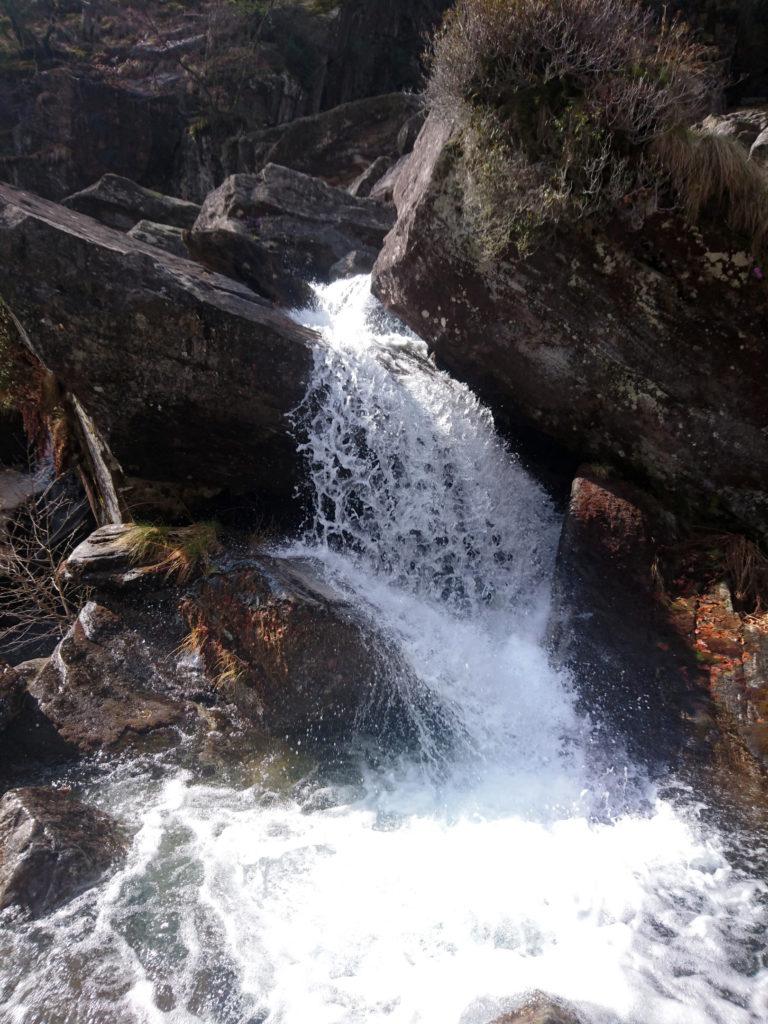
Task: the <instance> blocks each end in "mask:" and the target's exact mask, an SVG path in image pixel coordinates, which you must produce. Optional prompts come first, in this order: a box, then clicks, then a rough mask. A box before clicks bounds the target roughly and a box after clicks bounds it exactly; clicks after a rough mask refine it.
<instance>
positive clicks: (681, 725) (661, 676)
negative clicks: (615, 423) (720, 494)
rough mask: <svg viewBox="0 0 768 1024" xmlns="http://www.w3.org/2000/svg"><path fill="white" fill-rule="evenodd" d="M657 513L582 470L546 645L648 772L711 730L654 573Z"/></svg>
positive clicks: (599, 719)
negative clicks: (647, 765)
mask: <svg viewBox="0 0 768 1024" xmlns="http://www.w3.org/2000/svg"><path fill="white" fill-rule="evenodd" d="M664 529H665V525H664V523H663V520H662V517H661V516H660V514H659V511H658V509H657V508H656V507H655V506H654V504H653V502H652V501H650V499H649V498H648V496H647V495H645V494H643V493H642V492H641V491H639V490H638V489H637V488H634V487H632V486H631V485H629V484H627V483H625V482H623V481H621V480H616V479H611V478H610V477H608V476H607V475H606V473H605V471H602V470H600V469H599V468H592V467H583V468H582V470H581V471H580V473H579V475H578V476H577V478H576V479H575V480H574V482H573V487H572V490H571V499H570V503H569V506H568V511H567V514H566V517H565V520H564V523H563V529H562V535H561V538H560V544H559V548H558V553H557V561H556V568H555V578H554V584H553V595H552V612H551V618H550V627H549V642H550V649H551V652H552V659H553V662H554V664H555V665H556V666H557V667H559V668H566V669H568V670H569V671H570V672H571V674H572V675H573V678H574V681H575V684H576V687H577V690H578V693H579V696H580V700H581V702H582V705H583V707H584V709H585V711H586V712H587V713H588V714H589V715H590V716H591V717H592V718H593V720H595V722H596V724H597V727H598V728H599V729H600V731H601V732H602V733H603V735H604V739H605V741H606V743H607V744H609V745H610V744H617V745H618V746H619V747H622V746H626V747H628V748H629V749H630V751H631V752H632V753H633V755H635V756H636V757H638V758H639V759H642V760H644V761H646V762H647V763H649V764H651V765H654V766H655V765H658V764H668V763H671V762H674V761H676V760H678V758H679V757H680V755H681V753H682V752H683V750H684V749H685V748H686V747H688V746H690V745H691V744H692V743H693V742H694V741H695V740H696V739H697V738H699V736H700V735H701V734H702V733H703V734H706V731H707V729H708V728H713V723H712V720H711V716H710V710H711V709H710V707H709V703H708V701H707V699H706V695H705V693H704V692H703V691H702V690H701V689H699V688H698V687H697V679H698V671H697V661H696V657H695V654H694V652H693V650H692V649H691V647H690V646H689V644H688V643H687V641H686V640H685V638H683V637H681V636H680V635H679V633H678V631H677V629H676V628H675V623H674V622H673V621H670V617H669V615H668V608H667V605H666V603H665V600H664V594H663V588H662V585H661V581H660V578H659V573H658V568H657V557H658V546H659V544H660V543H661V542H662V541H663V540H664V539H665V536H664Z"/></svg>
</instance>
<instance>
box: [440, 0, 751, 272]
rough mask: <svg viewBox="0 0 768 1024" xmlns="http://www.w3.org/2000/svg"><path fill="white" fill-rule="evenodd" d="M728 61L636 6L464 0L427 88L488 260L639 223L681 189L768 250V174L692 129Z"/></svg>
mask: <svg viewBox="0 0 768 1024" xmlns="http://www.w3.org/2000/svg"><path fill="white" fill-rule="evenodd" d="M719 75H720V73H719V65H717V64H716V63H715V61H714V60H713V57H712V54H711V52H710V51H709V50H708V49H707V48H706V47H704V46H702V45H701V44H699V43H698V42H697V41H696V39H695V38H694V37H693V36H692V34H691V33H690V31H689V30H688V29H687V27H686V26H685V25H684V24H683V23H682V22H680V21H677V20H669V19H668V18H666V16H664V17H662V18H661V20H658V19H657V18H655V17H654V15H653V14H652V13H651V12H649V11H648V10H647V9H646V8H645V6H643V5H641V4H640V3H639V2H636V0H604V2H601V3H595V2H594V0H459V2H458V3H457V5H456V6H455V7H454V8H453V9H452V10H451V11H450V12H449V14H448V16H447V17H446V20H445V22H444V24H443V27H442V29H441V31H440V32H439V33H438V35H437V37H436V40H435V43H434V48H433V54H432V74H431V81H430V85H429V90H428V96H429V100H430V104H431V107H432V109H433V110H435V111H437V112H438V113H439V114H440V115H442V116H443V117H446V118H449V119H450V120H451V121H453V122H454V123H456V125H457V127H458V130H459V138H460V142H461V153H462V157H461V167H462V172H463V193H464V194H463V204H464V214H465V217H466V219H467V222H468V226H469V228H470V234H471V235H472V236H473V237H474V240H475V241H476V244H477V246H478V248H479V254H480V255H481V256H482V257H483V258H485V259H497V258H498V257H500V256H501V255H502V254H504V253H506V252H508V251H510V249H514V250H516V252H517V254H519V255H524V254H525V253H526V252H528V251H529V250H530V249H531V248H532V247H533V246H534V245H535V244H536V242H537V241H538V240H539V239H540V238H541V237H542V236H543V235H545V234H546V233H547V232H548V231H550V230H552V229H553V228H554V227H555V226H556V225H558V224H560V223H573V222H576V221H579V220H581V219H583V218H587V217H589V218H596V217H600V216H601V215H605V214H608V213H611V212H614V211H615V210H617V209H627V208H630V209H633V210H637V211H640V213H641V214H642V215H643V216H647V215H648V214H649V213H652V212H653V211H654V210H655V209H656V208H657V207H658V205H659V198H660V196H661V194H662V193H663V192H667V193H672V197H673V198H674V199H675V201H676V202H677V203H678V205H679V206H680V208H681V209H682V210H683V211H684V212H685V213H686V215H687V216H689V217H691V218H692V219H696V218H698V217H700V216H701V215H702V213H703V212H704V211H705V208H706V209H710V208H711V207H712V206H713V205H714V206H717V207H718V208H723V209H725V210H726V211H727V215H728V217H729V220H730V222H731V223H732V225H733V226H734V227H735V228H736V229H737V230H740V231H744V232H745V233H746V234H748V235H749V236H750V238H751V239H752V240H753V241H754V242H755V243H756V245H757V246H758V247H760V246H761V245H762V244H763V241H764V238H765V224H766V223H767V222H768V212H767V211H768V192H767V190H766V177H765V172H764V171H762V170H760V169H758V168H756V167H755V166H754V165H752V164H750V163H749V162H748V159H747V153H746V151H744V150H743V149H740V148H739V147H737V146H736V145H735V144H734V143H731V142H729V141H726V140H724V139H722V138H720V137H714V136H707V135H706V133H704V132H703V131H700V132H697V133H692V132H691V131H689V127H690V126H691V125H692V124H693V123H694V122H695V121H697V120H698V119H699V118H701V116H702V115H703V114H704V113H705V112H706V111H707V108H708V105H709V103H710V102H711V98H712V96H713V94H715V93H716V92H717V90H718V89H719V87H720V77H719Z"/></svg>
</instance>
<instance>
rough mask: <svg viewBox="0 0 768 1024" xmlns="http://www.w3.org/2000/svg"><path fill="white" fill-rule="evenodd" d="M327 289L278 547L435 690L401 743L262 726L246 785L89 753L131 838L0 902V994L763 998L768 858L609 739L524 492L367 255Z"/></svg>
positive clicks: (207, 998) (435, 1000) (550, 535)
mask: <svg viewBox="0 0 768 1024" xmlns="http://www.w3.org/2000/svg"><path fill="white" fill-rule="evenodd" d="M318 299H319V308H318V310H317V311H314V312H311V313H309V312H308V313H306V314H304V315H303V319H305V320H306V321H307V322H311V323H312V324H313V325H314V326H316V327H319V328H320V329H322V331H323V333H324V335H325V338H326V341H327V347H326V349H325V350H324V351H323V352H321V353H319V354H318V357H317V365H316V368H315V375H314V379H313V382H312V386H311V388H310V391H309V393H308V395H307V397H306V399H305V402H304V403H303V406H302V408H301V409H300V410H298V411H297V414H296V429H297V433H298V435H299V436H301V438H302V439H303V440H302V443H303V445H304V449H305V451H306V454H307V459H308V464H309V477H310V483H311V486H312V488H313V490H314V493H315V499H316V506H317V514H316V517H315V521H314V523H313V524H312V528H311V529H310V530H309V532H308V534H307V536H306V537H305V539H304V540H303V541H302V543H301V544H298V545H296V547H295V548H293V549H292V550H291V551H288V552H283V554H284V555H287V556H288V557H291V556H293V555H302V556H303V557H306V556H308V555H309V556H310V557H312V558H314V559H315V560H316V563H317V565H318V568H319V570H320V571H322V572H324V573H326V574H327V575H328V577H329V578H330V579H331V580H332V581H333V582H334V583H335V584H336V586H338V587H339V588H341V589H343V590H344V591H345V592H346V593H347V594H348V595H349V596H350V597H351V599H353V600H354V601H355V602H356V604H357V605H358V606H359V607H360V609H361V610H362V611H363V612H364V613H365V614H367V615H368V616H369V617H370V618H371V619H372V621H373V622H374V623H375V624H376V626H377V628H378V629H379V630H380V632H381V633H382V635H383V636H384V637H385V638H386V639H387V641H388V642H389V643H390V644H392V645H393V649H396V651H397V656H398V658H399V659H402V660H403V661H404V662H405V663H407V665H408V666H409V669H410V670H412V673H413V675H414V676H415V677H416V678H418V680H419V682H420V685H421V686H422V687H423V688H424V692H426V693H427V694H428V695H429V697H430V700H431V701H432V702H433V703H434V706H435V707H440V708H442V709H443V712H444V713H443V714H441V715H438V716H433V717H431V718H430V717H429V716H427V717H426V718H425V717H424V715H423V710H422V709H421V707H420V706H414V707H413V709H412V713H413V715H414V718H415V719H416V722H415V724H416V726H417V729H416V730H415V732H416V735H417V736H418V737H419V742H418V743H417V744H415V745H414V749H412V750H408V751H405V752H404V751H403V749H402V747H398V748H397V749H393V750H392V751H390V752H388V751H387V750H386V749H385V747H384V744H382V743H381V742H379V743H378V744H377V746H376V748H375V749H373V750H372V749H371V748H370V746H369V745H366V744H364V743H360V744H355V743H354V742H351V743H350V747H349V750H348V751H347V752H346V757H345V758H342V760H341V761H339V760H338V758H335V759H334V762H333V764H332V765H323V764H322V763H320V764H318V763H316V762H313V761H312V758H311V757H308V756H307V755H298V754H296V753H295V752H294V753H293V754H291V753H290V752H288V753H283V754H279V753H278V752H276V751H273V752H272V753H271V754H268V755H266V756H262V757H261V758H260V760H258V762H257V764H256V766H255V768H256V770H255V775H254V778H253V779H251V780H250V783H251V784H249V785H246V784H245V783H246V775H247V766H244V767H243V771H242V773H241V777H240V779H239V781H238V782H233V781H231V780H230V781H229V782H226V783H225V782H223V781H220V782H218V783H212V782H210V781H208V782H201V781H199V780H197V779H195V778H194V777H193V776H192V775H191V773H190V772H188V771H185V770H182V769H179V768H174V767H173V766H172V765H170V764H165V763H163V762H162V761H158V762H156V763H151V764H149V765H147V764H143V765H142V764H133V765H128V766H124V767H122V768H119V769H112V770H110V771H108V772H106V773H105V775H104V776H103V777H101V778H99V779H98V780H97V781H96V782H93V783H91V784H90V788H89V790H88V795H89V797H90V798H91V799H92V800H95V801H97V802H99V803H101V804H102V805H103V806H105V807H107V808H108V809H109V810H110V811H111V812H112V813H113V814H116V815H117V816H120V817H122V818H123V819H124V820H125V821H127V822H140V828H139V829H138V832H137V834H136V835H135V838H134V840H133V845H132V848H131V852H130V856H129V859H128V862H127V864H126V866H125V867H124V869H122V870H121V871H120V872H119V873H118V874H116V875H115V876H113V877H112V878H111V879H110V880H109V881H108V882H106V883H105V884H104V885H102V886H101V887H100V888H97V889H95V890H93V891H91V892H90V893H86V894H84V895H83V896H82V897H80V898H79V899H77V900H76V901H74V902H73V903H72V904H70V905H69V906H68V907H66V908H65V909H63V910H61V911H60V912H58V913H57V914H54V915H51V916H50V917H49V918H47V919H45V920H44V921H41V922H38V923H36V924H35V925H29V924H26V925H25V924H23V923H18V922H17V923H11V924H10V925H9V927H8V928H6V929H5V930H4V931H3V933H2V937H0V1019H2V1020H3V1021H5V1020H8V1021H9V1022H11V1021H13V1022H17V1021H18V1022H21V1021H23V1022H25V1024H30V1022H39V1024H43V1022H44V1024H59V1022H61V1024H63V1022H67V1024H85V1022H89V1024H102V1022H107V1021H123V1020H125V1021H153V1022H154V1021H158V1022H159V1021H163V1022H204V1024H256V1022H257V1021H258V1022H263V1024H306V1022H307V1021H312V1022H313V1024H357V1022H384V1021H387V1022H396V1024H406V1022H407V1024H486V1022H489V1021H491V1020H492V1019H493V1018H494V1016H496V1015H498V1014H499V1013H501V1012H503V1011H504V1010H505V1009H508V1008H510V1007H514V1006H515V1005H516V1004H517V1003H518V1002H519V1001H520V999H521V997H522V996H523V994H524V993H526V992H530V991H531V990H533V989H541V990H544V991H545V992H548V993H550V994H551V995H553V996H557V997H559V998H561V999H564V1000H568V1001H570V1002H571V1003H573V1005H574V1006H575V1007H576V1008H577V1009H578V1011H579V1013H580V1015H581V1016H582V1018H583V1019H584V1020H585V1021H587V1022H590V1024H608V1022H620V1024H761V1022H764V1021H765V1020H766V1019H768V970H766V966H765V964H764V963H763V962H762V961H761V959H760V958H761V955H762V952H761V951H762V948H763V946H764V943H763V942H762V935H763V932H764V929H765V925H766V918H767V915H766V912H765V906H764V902H765V887H764V885H763V883H762V882H761V881H760V880H759V879H758V878H757V877H756V875H755V873H754V872H752V873H748V872H747V871H746V870H745V869H743V868H742V869H739V870H737V869H736V868H734V867H733V866H731V865H730V864H729V861H728V859H727V857H726V856H725V853H724V852H723V844H722V842H721V841H720V839H719V838H718V836H717V835H716V834H715V833H714V832H712V831H711V832H710V834H709V835H707V834H705V832H704V829H703V827H702V826H701V825H700V824H699V820H698V818H697V816H696V815H695V814H694V812H692V811H683V810H679V809H676V807H675V806H674V805H673V804H672V803H671V802H669V801H667V800H664V799H662V798H661V797H660V796H659V795H658V794H657V793H656V792H655V790H654V789H653V788H652V787H651V786H650V785H649V784H647V783H645V782H644V781H643V779H642V776H641V775H640V774H639V773H638V772H636V771H634V770H633V769H632V767H631V766H630V765H628V764H626V765H625V764H613V765H610V764H609V765H606V764H605V763H604V761H603V759H602V758H601V757H600V751H596V750H595V749H594V744H593V743H592V742H591V732H590V725H589V722H587V721H585V720H584V719H583V718H582V717H580V716H579V714H577V712H576V710H575V705H574V699H573V695H572V692H571V690H570V686H569V681H568V680H567V679H565V678H563V677H562V676H559V675H558V674H557V673H555V672H553V671H552V669H551V668H550V667H549V665H548V662H547V657H546V653H545V651H544V649H543V646H542V639H541V638H542V632H543V626H544V622H545V619H546V611H547V582H548V578H549V574H550V572H551V566H552V560H553V552H554V545H555V541H556V534H557V526H558V524H557V520H556V516H555V515H554V513H553V510H552V509H551V507H550V505H549V503H548V501H547V499H546V497H545V495H544V494H543V493H542V492H541V491H540V490H539V488H538V487H537V486H536V485H535V484H534V483H533V482H532V481H531V480H530V479H529V477H528V476H527V475H526V473H525V472H524V471H523V470H522V469H521V467H520V466H519V465H518V464H517V462H516V461H515V459H514V458H513V457H512V456H511V455H510V454H509V453H508V452H507V451H505V449H504V448H503V446H502V445H501V444H500V443H499V442H498V440H497V439H496V437H495V435H494V431H493V425H492V422H491V419H490V417H489V415H488V413H487V412H486V411H485V410H484V409H483V408H482V407H481V406H480V405H479V404H478V403H477V402H476V400H475V399H474V397H473V396H472V395H471V393H470V392H468V390H467V389H466V388H464V387H462V386H461V385H459V384H457V383H455V382H453V381H451V380H450V379H449V378H447V377H446V376H445V375H443V374H440V373H438V372H437V371H436V370H435V369H434V368H433V367H432V365H431V364H430V363H429V361H428V360H427V359H426V356H425V352H424V351H423V347H422V346H421V345H420V343H419V342H418V341H417V340H416V339H414V338H412V337H410V336H408V335H406V334H404V333H403V332H402V330H401V329H400V328H398V327H396V326H395V325H393V324H391V323H390V322H388V321H387V320H386V318H385V317H384V316H383V314H382V313H381V311H380V310H378V309H377V307H376V304H375V303H374V301H373V300H372V299H371V298H370V296H369V294H368V282H367V281H366V280H365V279H357V280H354V281H351V282H341V283H338V284H335V285H332V286H330V287H328V288H325V289H322V290H321V291H319V293H318ZM392 685H401V683H400V682H399V681H398V679H397V678H394V679H393V683H392ZM406 696H407V695H406ZM440 729H446V730H448V731H450V733H451V736H450V739H449V741H446V738H445V737H440V736H438V735H435V733H436V732H437V731H439V730H440ZM754 841H755V837H754V836H753V837H752V842H753V843H754Z"/></svg>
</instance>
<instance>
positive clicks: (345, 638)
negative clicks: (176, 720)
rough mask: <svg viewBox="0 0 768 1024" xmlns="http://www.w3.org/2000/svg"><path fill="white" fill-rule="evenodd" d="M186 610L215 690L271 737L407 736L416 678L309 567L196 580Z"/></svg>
mask: <svg viewBox="0 0 768 1024" xmlns="http://www.w3.org/2000/svg"><path fill="white" fill-rule="evenodd" d="M184 612H185V615H186V617H187V619H188V621H189V624H190V627H191V629H192V634H191V638H192V639H193V641H194V642H195V643H196V644H197V645H198V649H199V651H200V653H201V655H202V657H203V660H204V662H205V665H206V668H207V670H208V673H209V675H210V676H211V677H212V678H213V679H214V681H215V685H216V686H217V689H218V691H219V692H220V693H221V694H222V695H223V696H225V698H226V699H228V700H232V701H233V703H235V704H236V706H237V707H238V708H239V709H240V710H241V711H243V712H244V713H245V714H246V715H247V716H248V717H249V718H251V719H252V720H255V721H257V722H260V723H262V724H263V725H264V726H265V728H266V729H267V730H268V731H269V732H271V733H274V734H275V735H283V734H287V735H291V736H302V737H307V738H309V739H310V740H311V739H324V738H328V737H333V736H338V735H339V734H346V736H347V737H348V738H349V737H351V736H352V735H354V734H355V733H356V732H360V733H366V732H374V733H378V734H381V735H384V734H387V735H388V736H389V737H390V738H391V739H397V737H398V735H400V736H401V738H406V737H407V733H408V728H409V723H408V714H407V712H408V707H407V705H408V703H409V702H411V701H418V699H419V696H420V695H419V690H418V684H417V682H416V681H415V680H414V678H413V677H412V675H411V674H410V672H409V670H408V668H407V666H406V665H405V664H404V663H402V662H401V661H400V660H399V659H398V657H397V656H396V654H395V653H394V652H393V651H392V650H390V649H389V647H388V645H387V644H386V641H385V639H384V638H383V637H381V636H379V635H377V633H376V631H375V629H374V628H373V626H372V624H370V623H367V622H366V621H365V620H364V619H363V618H362V617H361V615H360V614H359V613H358V612H356V611H355V609H354V608H353V607H352V605H350V604H349V603H348V602H347V601H345V600H344V599H343V598H342V597H341V596H340V595H339V594H338V593H337V592H335V591H334V590H333V589H332V588H331V587H329V586H328V584H326V583H324V582H323V581H321V580H320V579H319V578H318V577H317V575H316V574H315V573H314V572H313V570H312V568H311V566H310V565H309V564H307V563H303V562H301V561H296V560H294V559H290V560H283V559H276V558H269V557H267V556H260V557H259V559H258V560H257V561H254V562H252V563H251V564H250V565H248V566H243V567H242V568H235V569H234V571H231V572H227V573H225V574H224V573H222V574H217V575H214V576H212V577H210V578H209V579H208V580H205V581H203V583H202V584H201V586H200V587H199V588H198V589H197V591H196V592H195V593H194V594H193V595H192V596H191V597H190V598H189V599H188V600H187V601H186V602H185V605H184ZM421 696H422V697H423V696H424V694H422V695H421Z"/></svg>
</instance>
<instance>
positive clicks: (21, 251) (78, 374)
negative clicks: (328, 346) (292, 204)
mask: <svg viewBox="0 0 768 1024" xmlns="http://www.w3.org/2000/svg"><path fill="white" fill-rule="evenodd" d="M348 198H349V197H348ZM358 202H362V200H358ZM0 295H2V297H3V299H4V300H5V301H6V303H7V304H8V306H9V307H10V309H11V310H12V312H13V313H14V314H15V317H16V319H17V321H18V323H19V324H20V326H21V328H22V329H23V331H24V332H25V335H26V338H27V341H28V343H29V345H30V346H31V348H32V349H33V350H34V352H35V353H36V354H37V355H38V356H39V358H40V359H41V360H42V361H43V363H44V364H45V365H46V366H47V367H48V368H49V369H50V370H51V371H52V372H53V374H54V375H55V376H56V378H57V379H58V381H59V382H60V384H61V385H62V387H63V388H64V389H65V390H66V392H67V393H68V394H69V395H70V396H71V401H72V403H73V404H74V406H75V408H76V410H78V412H79V413H82V415H81V416H80V422H81V426H82V428H83V433H84V434H86V435H87V436H88V437H89V438H90V441H91V444H90V449H91V451H92V453H94V459H95V461H99V459H100V460H101V462H102V463H103V464H104V465H103V466H102V470H103V471H102V472H101V473H100V474H95V475H97V476H98V477H99V480H102V482H101V483H100V484H99V493H100V495H101V496H102V501H103V504H104V509H105V519H106V518H107V515H108V516H109V518H111V519H114V518H115V517H119V513H120V506H121V505H122V507H126V506H129V505H130V506H132V507H136V506H137V505H138V506H141V507H142V510H143V513H144V514H145V515H147V514H149V512H148V511H147V510H148V509H151V508H152V507H161V508H164V509H168V510H169V511H173V509H174V508H175V509H176V510H177V512H178V510H179V509H183V508H187V509H189V508H190V507H194V505H195V502H196V501H203V500H205V499H207V498H209V497H210V496H211V495H215V494H217V493H220V492H221V491H223V490H225V489H226V490H228V491H230V492H234V493H240V494H242V493H253V492H259V493H260V495H261V496H262V498H263V500H264V501H266V502H270V503H271V504H272V506H273V509H278V510H279V509H280V508H287V507H288V506H289V505H290V503H291V502H292V500H293V495H294V489H295V485H296V482H297V478H298V475H299V465H300V460H299V457H298V455H297V453H296V445H295V442H294V440H293V438H292V437H291V433H290V427H289V423H288V420H287V418H286V414H287V413H288V412H290V411H291V410H292V409H294V408H295V407H296V405H297V404H298V403H299V401H300V400H301V399H302V397H303V395H304V393H305V390H306V386H307V382H308V379H309V375H310V374H311V372H312V366H313V351H314V348H315V346H316V345H317V344H321V342H320V340H319V338H318V336H317V335H316V334H315V333H314V332H313V331H310V330H308V329H306V328H303V327H300V326H299V325H298V324H296V323H295V322H294V321H292V320H291V319H289V318H288V317H286V316H284V315H282V314H281V313H279V312H277V311H275V310H274V309H272V308H270V307H269V305H268V303H267V302H266V301H265V300H264V299H262V298H259V297H258V296H257V295H256V294H254V293H253V292H252V291H250V290H249V289H248V288H246V287H244V286H243V285H240V284H237V283H235V282H234V281H231V280H228V279H225V278H223V277H220V276H219V275H217V274H213V273H211V272H210V271H207V270H205V269H204V268H202V267H200V266H198V265H197V264H196V263H192V262H190V261H188V260H183V259H180V258H178V257H176V256H172V255H171V254H169V253H166V252H163V251H162V250H160V249H157V248H154V247H152V246H148V245H146V244H144V243H142V242H140V241H138V240H136V239H134V238H129V237H128V236H126V235H124V234H121V233H120V232H118V231H115V230H114V229H112V228H108V227H106V226H104V225H101V224H98V223H97V222H96V221H94V220H92V219H91V218H89V217H85V216H83V215H82V214H78V213H75V212H74V211H72V210H68V209H66V208H65V207H62V206H57V205H56V204H54V203H50V202H47V201H45V200H42V199H40V198H38V197H36V196H33V195H31V194H29V193H24V192H19V191H17V190H15V189H13V188H11V187H9V186H7V185H0ZM109 476H111V477H112V480H113V482H114V485H115V491H116V498H114V499H113V500H108V496H107V495H106V491H107V490H108V486H107V483H108V481H107V482H106V483H105V482H104V481H103V479H102V478H105V477H109Z"/></svg>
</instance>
